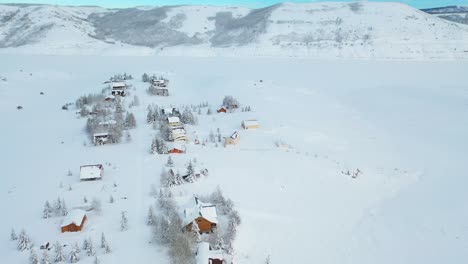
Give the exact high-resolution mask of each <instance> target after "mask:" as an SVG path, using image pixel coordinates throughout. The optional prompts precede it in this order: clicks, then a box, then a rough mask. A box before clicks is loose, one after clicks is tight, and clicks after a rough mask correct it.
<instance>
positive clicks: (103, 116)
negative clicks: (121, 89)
mask: <svg viewBox="0 0 468 264" xmlns="http://www.w3.org/2000/svg"><path fill="white" fill-rule="evenodd" d="M112 108H113V109H114V110H113V111H112ZM83 109H86V108H83ZM92 113H93V115H92V116H90V117H88V120H87V122H86V132H88V134H89V137H90V138H91V139H92V138H93V135H94V134H95V133H100V132H107V133H109V140H110V142H111V143H119V142H120V141H121V138H122V136H123V132H124V130H129V129H133V128H135V127H136V126H137V122H136V118H135V115H134V114H133V113H131V112H127V111H126V110H125V106H124V105H123V103H122V102H121V100H120V98H116V100H115V101H114V103H113V104H112V105H107V106H105V105H103V104H96V105H94V106H93V110H92ZM124 114H125V116H124ZM110 121H114V122H113V123H110Z"/></svg>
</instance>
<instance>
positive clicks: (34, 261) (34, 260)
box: [29, 248, 39, 264]
mask: <svg viewBox="0 0 468 264" xmlns="http://www.w3.org/2000/svg"><path fill="white" fill-rule="evenodd" d="M29 263H30V264H39V258H38V257H37V254H36V251H34V248H32V249H31V251H30V253H29Z"/></svg>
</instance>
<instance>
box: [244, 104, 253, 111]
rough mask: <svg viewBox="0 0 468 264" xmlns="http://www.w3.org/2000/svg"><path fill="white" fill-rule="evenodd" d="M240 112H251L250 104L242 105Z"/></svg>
mask: <svg viewBox="0 0 468 264" xmlns="http://www.w3.org/2000/svg"><path fill="white" fill-rule="evenodd" d="M242 112H252V109H251V108H250V105H249V106H246V107H242Z"/></svg>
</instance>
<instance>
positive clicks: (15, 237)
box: [10, 228, 18, 241]
mask: <svg viewBox="0 0 468 264" xmlns="http://www.w3.org/2000/svg"><path fill="white" fill-rule="evenodd" d="M17 239H18V236H17V235H16V232H15V229H13V228H12V229H11V233H10V240H11V241H15V240H17Z"/></svg>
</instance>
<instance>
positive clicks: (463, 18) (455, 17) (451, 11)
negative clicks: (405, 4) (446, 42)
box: [422, 6, 468, 25]
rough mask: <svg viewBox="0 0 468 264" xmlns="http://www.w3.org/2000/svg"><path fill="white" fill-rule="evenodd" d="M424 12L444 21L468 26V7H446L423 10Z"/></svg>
mask: <svg viewBox="0 0 468 264" xmlns="http://www.w3.org/2000/svg"><path fill="white" fill-rule="evenodd" d="M422 11H424V12H426V13H428V14H433V15H436V16H437V17H439V18H442V19H446V20H449V21H452V22H456V23H461V24H467V25H468V6H446V7H438V8H429V9H422Z"/></svg>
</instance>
